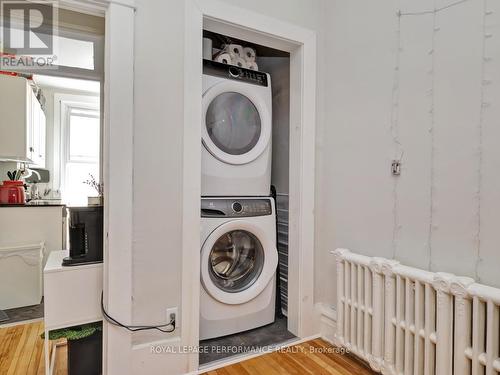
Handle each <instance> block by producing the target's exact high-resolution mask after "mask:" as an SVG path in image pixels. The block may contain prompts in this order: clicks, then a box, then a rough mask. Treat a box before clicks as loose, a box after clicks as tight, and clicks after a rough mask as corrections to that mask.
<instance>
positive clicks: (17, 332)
mask: <svg viewBox="0 0 500 375" xmlns="http://www.w3.org/2000/svg"><path fill="white" fill-rule="evenodd" d="M42 332H43V322H42V321H40V322H36V323H30V324H20V325H16V326H11V327H6V328H0V375H43V374H45V367H44V366H45V361H44V353H43V340H42V338H41V337H40V334H41V333H42ZM57 350H58V351H57V361H56V366H55V368H54V374H56V375H66V374H67V369H66V346H59V347H58V349H57Z"/></svg>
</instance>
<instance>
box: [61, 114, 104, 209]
mask: <svg viewBox="0 0 500 375" xmlns="http://www.w3.org/2000/svg"><path fill="white" fill-rule="evenodd" d="M65 112H66V116H64V117H63V124H62V125H63V134H64V137H63V155H64V158H63V160H64V163H63V164H64V165H63V166H62V168H61V169H62V177H63V178H62V181H61V182H62V183H61V194H62V199H63V202H64V203H66V204H68V205H70V206H81V205H83V206H84V205H86V204H87V197H90V196H97V192H96V191H95V189H93V188H92V187H90V186H89V185H87V184H85V183H84V181H86V180H88V179H89V178H90V175H92V176H93V177H94V178H95V179H96V180H97V181H99V173H100V171H99V150H100V116H99V111H98V110H97V109H93V108H85V107H78V106H67V107H66V111H65Z"/></svg>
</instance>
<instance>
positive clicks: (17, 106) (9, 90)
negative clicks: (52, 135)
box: [0, 74, 46, 168]
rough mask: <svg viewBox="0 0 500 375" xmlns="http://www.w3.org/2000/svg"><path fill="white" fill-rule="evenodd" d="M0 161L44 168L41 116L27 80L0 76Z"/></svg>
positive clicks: (39, 106)
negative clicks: (19, 162) (0, 97)
mask: <svg viewBox="0 0 500 375" xmlns="http://www.w3.org/2000/svg"><path fill="white" fill-rule="evenodd" d="M0 92H1V96H2V100H0V114H1V117H0V160H12V161H23V162H27V163H29V164H32V165H33V166H37V167H41V168H44V167H45V135H46V134H45V132H46V130H45V126H46V124H45V121H46V120H45V113H44V112H43V110H42V107H41V105H40V102H39V101H38V99H37V98H36V96H35V94H34V93H33V90H32V88H31V86H30V85H29V83H28V80H27V79H25V78H22V77H13V76H8V75H1V74H0Z"/></svg>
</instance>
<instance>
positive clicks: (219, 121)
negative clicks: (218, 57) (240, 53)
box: [201, 60, 272, 197]
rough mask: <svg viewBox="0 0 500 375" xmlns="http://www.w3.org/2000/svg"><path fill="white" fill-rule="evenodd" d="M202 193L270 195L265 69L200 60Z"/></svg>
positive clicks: (269, 122)
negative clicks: (250, 68)
mask: <svg viewBox="0 0 500 375" xmlns="http://www.w3.org/2000/svg"><path fill="white" fill-rule="evenodd" d="M201 136H202V143H203V147H202V160H201V195H202V196H225V197H229V196H269V194H270V188H271V144H272V143H271V139H272V94H271V78H270V76H269V74H266V73H262V72H257V71H254V70H249V69H243V68H239V67H237V66H232V65H227V64H222V63H218V62H215V61H210V60H203V99H202V121H201Z"/></svg>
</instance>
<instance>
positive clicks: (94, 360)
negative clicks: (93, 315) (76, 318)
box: [41, 322, 102, 375]
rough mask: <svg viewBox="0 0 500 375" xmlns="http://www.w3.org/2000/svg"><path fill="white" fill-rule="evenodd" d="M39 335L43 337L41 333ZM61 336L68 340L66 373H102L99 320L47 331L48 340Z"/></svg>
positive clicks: (91, 374)
mask: <svg viewBox="0 0 500 375" xmlns="http://www.w3.org/2000/svg"><path fill="white" fill-rule="evenodd" d="M41 336H42V338H44V334H43V333H42V335H41ZM62 338H65V339H66V340H67V342H68V343H67V345H68V375H100V374H102V323H101V322H96V323H90V324H84V325H81V326H77V327H69V328H61V329H56V330H53V331H50V332H49V340H58V339H62Z"/></svg>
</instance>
